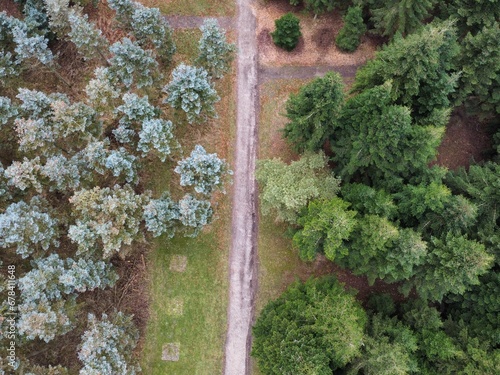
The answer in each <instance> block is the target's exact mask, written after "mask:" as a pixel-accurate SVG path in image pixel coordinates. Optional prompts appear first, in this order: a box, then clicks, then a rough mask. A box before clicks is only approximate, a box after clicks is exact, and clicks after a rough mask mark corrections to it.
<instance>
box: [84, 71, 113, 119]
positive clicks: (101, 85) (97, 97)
mask: <svg viewBox="0 0 500 375" xmlns="http://www.w3.org/2000/svg"><path fill="white" fill-rule="evenodd" d="M94 76H95V78H93V79H91V80H90V81H89V83H88V84H87V86H86V87H85V93H86V94H87V100H88V103H89V104H90V105H91V106H92V107H93V108H94V109H95V110H96V111H98V112H104V111H106V110H107V109H108V107H109V106H110V105H111V103H112V101H113V99H116V98H118V97H119V96H120V89H119V87H118V85H117V84H115V83H114V82H113V79H112V76H111V74H110V72H109V69H108V68H104V67H102V66H100V67H98V68H96V69H95V70H94Z"/></svg>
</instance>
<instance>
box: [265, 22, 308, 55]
mask: <svg viewBox="0 0 500 375" xmlns="http://www.w3.org/2000/svg"><path fill="white" fill-rule="evenodd" d="M299 23H300V21H299V19H298V18H297V17H295V16H294V15H293V14H292V13H287V14H285V15H284V16H282V17H281V18H279V19H277V20H276V21H274V24H275V26H276V30H275V31H274V32H273V33H271V36H272V37H273V42H274V44H276V45H277V46H278V47H281V48H283V49H285V50H287V51H291V50H292V49H294V48H295V47H296V46H297V43H298V42H299V38H300V36H301V35H302V33H301V32H300V24H299Z"/></svg>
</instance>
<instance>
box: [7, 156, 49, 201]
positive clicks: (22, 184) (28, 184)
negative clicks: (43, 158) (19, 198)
mask: <svg viewBox="0 0 500 375" xmlns="http://www.w3.org/2000/svg"><path fill="white" fill-rule="evenodd" d="M39 172H40V157H39V156H37V157H36V158H34V159H28V158H26V157H24V159H23V161H22V162H21V161H17V160H15V161H13V162H12V164H11V165H9V166H8V167H7V168H6V169H5V172H4V175H5V177H6V178H7V179H8V184H9V185H11V186H15V187H16V188H18V189H19V190H22V191H24V190H26V189H30V188H33V189H35V190H36V191H37V192H38V193H41V192H42V190H43V189H42V184H41V183H40V180H39Z"/></svg>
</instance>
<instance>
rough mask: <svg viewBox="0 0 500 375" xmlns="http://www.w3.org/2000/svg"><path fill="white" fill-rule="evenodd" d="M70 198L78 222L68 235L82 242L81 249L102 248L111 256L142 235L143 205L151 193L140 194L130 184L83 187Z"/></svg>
mask: <svg viewBox="0 0 500 375" xmlns="http://www.w3.org/2000/svg"><path fill="white" fill-rule="evenodd" d="M69 201H70V203H71V204H72V205H73V215H74V217H75V219H76V222H75V224H73V225H70V226H69V230H68V236H69V238H70V239H71V240H72V241H73V242H75V243H76V244H77V245H78V253H82V252H95V251H96V250H98V249H99V250H102V256H103V258H110V257H111V256H112V255H114V254H115V253H116V252H119V251H120V250H121V248H122V245H130V244H131V243H132V241H134V240H137V239H140V238H142V234H141V233H140V231H139V229H140V222H141V219H142V207H143V206H144V205H145V204H147V202H148V201H149V196H148V195H146V194H143V195H138V194H136V193H135V192H134V190H133V189H132V188H131V187H130V186H129V185H125V186H123V187H120V186H119V185H115V186H114V187H113V189H111V188H108V187H106V188H100V187H98V186H96V187H94V188H93V189H91V190H88V189H82V190H79V191H77V192H75V194H74V195H73V196H72V197H71V198H70V200H69Z"/></svg>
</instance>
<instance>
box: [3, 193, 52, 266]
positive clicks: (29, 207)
mask: <svg viewBox="0 0 500 375" xmlns="http://www.w3.org/2000/svg"><path fill="white" fill-rule="evenodd" d="M57 226H58V220H57V219H55V218H54V217H52V215H51V214H50V211H49V209H48V204H47V202H46V201H45V200H44V199H43V198H41V197H39V196H34V197H33V198H31V200H30V202H29V204H27V203H25V202H23V201H20V202H17V203H12V204H11V205H9V206H8V207H7V209H6V210H5V212H4V213H2V214H0V247H3V248H9V247H12V246H15V247H16V252H17V254H19V255H21V257H22V258H26V257H28V256H29V255H31V254H33V253H34V252H39V251H40V250H42V249H43V250H44V251H47V250H48V249H49V247H50V246H51V245H53V246H56V247H57V246H59V241H58V240H57V238H58V228H57Z"/></svg>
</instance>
